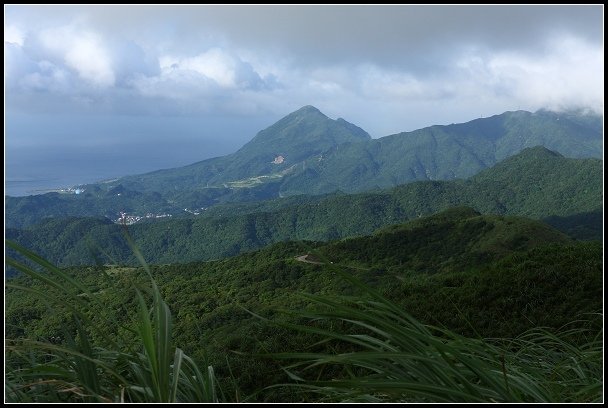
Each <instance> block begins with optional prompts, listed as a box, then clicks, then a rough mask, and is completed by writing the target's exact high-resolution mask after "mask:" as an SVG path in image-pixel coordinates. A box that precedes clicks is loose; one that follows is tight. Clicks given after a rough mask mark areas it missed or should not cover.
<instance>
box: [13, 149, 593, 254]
mask: <svg viewBox="0 0 608 408" xmlns="http://www.w3.org/2000/svg"><path fill="white" fill-rule="evenodd" d="M463 205H464V206H469V207H472V208H474V209H475V210H477V211H479V212H481V213H484V214H499V215H520V216H526V217H531V218H536V219H544V218H548V217H561V218H551V219H552V220H553V225H555V226H561V227H563V228H564V231H570V232H572V231H574V234H577V232H576V231H579V233H578V234H579V235H575V236H577V237H581V235H580V232H581V231H582V232H583V234H586V235H584V236H582V237H583V238H586V239H589V238H592V239H601V225H602V223H601V220H602V216H601V215H598V216H592V214H596V213H597V212H598V211H601V208H602V162H601V161H600V160H597V159H568V158H564V157H562V156H561V155H559V154H556V153H554V152H551V151H549V150H547V149H545V148H542V147H536V148H531V149H525V150H524V151H522V152H521V153H520V154H519V155H516V156H514V157H511V158H508V159H506V160H504V161H503V162H501V163H499V164H497V165H496V166H494V167H493V168H491V169H488V170H485V171H484V172H481V173H480V174H478V175H476V176H474V177H472V178H469V179H467V180H454V181H427V182H416V183H411V184H406V185H403V186H399V187H396V188H393V189H391V190H386V191H382V192H378V193H366V194H353V195H345V194H336V195H329V196H326V197H323V198H316V199H315V198H311V197H307V196H304V197H302V199H301V202H299V201H298V199H297V198H296V197H289V198H286V199H281V200H272V201H268V202H262V203H260V204H257V205H254V204H249V205H236V206H235V205H226V206H224V207H218V208H216V209H211V210H210V213H209V215H199V216H195V217H189V218H182V219H167V220H165V221H158V220H157V221H154V222H147V223H137V224H134V225H130V226H129V231H130V233H131V234H132V236H133V237H134V239H135V241H136V242H137V244H138V245H139V247H140V249H141V250H142V252H143V254H144V256H145V257H146V259H147V260H148V261H149V262H152V263H174V262H181V263H183V262H192V261H197V260H209V259H218V258H223V257H227V256H233V255H236V254H239V253H242V252H247V251H252V250H255V249H258V248H261V247H264V246H266V245H269V244H272V243H276V242H281V241H287V240H302V239H305V240H316V241H327V240H331V239H338V238H343V237H351V236H357V235H366V234H371V233H372V232H374V231H376V230H377V229H379V228H382V227H385V226H388V225H393V224H399V223H403V222H405V221H407V220H411V219H416V218H417V217H420V216H423V215H429V214H433V213H436V212H438V211H441V210H445V209H447V208H450V207H454V206H463ZM203 214H204V213H203ZM585 214H588V216H585ZM575 215H578V216H577V218H572V217H574V216H575ZM564 217H569V220H570V221H569V222H566V221H561V222H560V221H559V220H560V219H563V218H564ZM598 222H600V224H599V225H600V227H599V229H598ZM65 224H66V223H65V222H60V221H53V222H45V223H43V224H40V225H36V226H34V227H30V228H27V229H23V230H17V229H7V231H6V234H7V237H8V238H10V239H13V240H15V241H17V242H21V243H24V244H26V245H28V246H29V247H30V248H32V249H34V250H36V251H38V252H39V253H41V254H43V255H44V256H46V257H47V258H49V259H50V260H52V261H53V262H56V263H59V264H62V265H74V264H91V263H93V262H94V261H95V257H94V256H92V254H91V253H94V254H96V255H97V256H99V257H100V259H102V260H103V262H110V263H125V262H130V263H135V259H134V258H133V256H132V254H131V251H130V249H129V248H128V246H127V245H125V244H124V242H123V241H122V234H123V233H122V227H121V226H120V225H116V224H110V223H108V222H107V221H104V222H99V223H98V224H97V225H94V226H89V225H88V224H84V223H79V222H76V224H75V226H74V227H73V228H66V225H65ZM67 224H69V222H68V223H67ZM74 231H78V234H77V233H75V232H74Z"/></svg>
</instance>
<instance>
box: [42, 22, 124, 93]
mask: <svg viewBox="0 0 608 408" xmlns="http://www.w3.org/2000/svg"><path fill="white" fill-rule="evenodd" d="M38 36H39V41H40V45H41V46H42V48H43V50H44V51H45V52H48V53H49V54H50V55H52V56H53V57H54V59H56V60H58V61H60V62H61V63H63V64H65V66H66V67H68V68H70V69H72V70H73V71H75V72H76V73H77V74H78V76H79V77H80V78H82V79H83V80H85V81H87V82H89V83H91V84H92V85H94V86H99V87H110V86H112V85H114V82H115V80H116V78H115V75H114V70H113V69H112V60H111V58H110V52H109V50H108V48H107V46H106V45H105V44H104V42H103V40H102V38H101V36H100V35H98V34H97V33H94V32H91V31H87V30H81V29H78V28H76V27H73V26H63V27H58V28H51V29H47V30H44V31H42V32H40V33H39V34H38Z"/></svg>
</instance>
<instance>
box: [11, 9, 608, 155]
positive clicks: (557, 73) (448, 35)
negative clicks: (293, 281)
mask: <svg viewBox="0 0 608 408" xmlns="http://www.w3.org/2000/svg"><path fill="white" fill-rule="evenodd" d="M4 11H5V19H4V38H5V43H4V52H5V101H6V107H5V113H6V118H7V122H9V125H10V126H8V127H7V128H6V129H5V132H6V138H7V142H6V147H7V148H8V147H11V146H31V145H40V144H45V143H58V144H62V143H73V144H79V145H81V146H92V145H100V144H104V143H106V142H105V140H109V142H107V143H106V144H108V143H115V144H117V145H118V144H120V143H121V142H124V143H127V144H128V143H131V144H137V143H140V142H141V141H144V140H147V141H149V142H154V141H159V140H163V137H164V138H165V139H167V138H169V137H170V138H172V140H174V141H177V142H179V143H180V144H181V142H182V141H188V140H193V139H196V137H200V138H201V140H202V139H205V140H209V139H214V140H217V141H221V143H220V144H221V145H222V146H225V148H226V149H227V150H230V151H234V150H236V148H238V147H240V145H241V144H242V143H243V142H244V141H246V140H249V139H251V138H252V137H253V136H254V135H255V133H256V132H257V131H259V130H261V129H262V128H263V127H266V126H268V125H270V124H272V123H273V122H274V121H275V120H277V119H279V118H281V117H282V116H284V115H286V114H288V113H289V112H291V111H293V110H296V109H298V108H299V107H301V106H303V105H309V104H310V105H314V106H316V107H318V108H319V109H320V110H321V111H323V112H324V113H325V114H327V115H328V116H330V117H332V118H337V117H343V118H344V119H346V120H348V121H350V122H353V123H355V124H357V125H359V126H361V127H362V128H364V129H365V130H367V131H368V132H369V133H370V134H371V135H372V136H373V137H381V136H385V135H388V134H391V133H396V132H400V131H405V130H414V129H417V128H420V127H424V126H429V125H433V124H449V123H452V122H464V121H468V120H471V119H475V118H478V117H480V116H489V115H492V114H498V113H502V112H504V111H507V110H517V109H525V110H532V111H533V110H537V109H539V108H550V109H567V108H581V107H584V108H589V109H592V110H594V111H597V112H600V113H603V104H604V98H603V96H604V94H603V89H604V57H603V56H604V49H603V6H597V5H596V6H80V7H74V6H5V9H4ZM149 118H154V119H153V123H160V122H162V123H165V124H167V123H172V124H174V126H175V128H174V129H175V131H174V132H172V134H167V126H159V129H161V130H162V132H161V131H160V130H158V131H155V129H150V126H149V123H151V122H150V121H149V120H148V119H149ZM163 118H166V121H164V122H163ZM179 118H183V119H184V120H183V121H182V122H180V121H179ZM74 123H75V125H74ZM100 123H103V126H100ZM146 123H148V125H146ZM78 124H80V125H78ZM49 128H51V129H52V130H53V131H52V132H50V131H48V129H49ZM107 128H109V129H111V131H107V132H106V131H103V132H102V131H100V130H99V129H102V130H103V129H107ZM96 129H97V131H95V130H96ZM146 129H147V130H146ZM9 130H10V132H9ZM163 132H164V133H163ZM104 138H107V139H104ZM93 139H95V140H93ZM177 142H176V143H177ZM158 143H159V145H162V142H161V141H159V142H158ZM232 145H234V148H232V147H231V146H232ZM166 147H167V146H166V145H163V148H166ZM211 150H213V149H211ZM211 150H210V151H211ZM176 151H179V149H177V150H176ZM189 151H190V152H191V153H192V149H190V150H189ZM193 157H194V156H193ZM201 158H202V157H201Z"/></svg>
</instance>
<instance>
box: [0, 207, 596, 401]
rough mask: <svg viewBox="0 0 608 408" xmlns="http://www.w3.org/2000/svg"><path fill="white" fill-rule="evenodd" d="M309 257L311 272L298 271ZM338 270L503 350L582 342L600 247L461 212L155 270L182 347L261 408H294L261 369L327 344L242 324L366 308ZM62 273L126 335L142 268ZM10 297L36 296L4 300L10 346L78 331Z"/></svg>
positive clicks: (56, 313)
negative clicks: (520, 343) (342, 306)
mask: <svg viewBox="0 0 608 408" xmlns="http://www.w3.org/2000/svg"><path fill="white" fill-rule="evenodd" d="M307 253H311V254H313V255H314V256H315V257H317V258H316V259H317V263H315V264H310V263H306V262H302V261H299V260H298V259H299V258H300V257H301V256H302V255H305V254H307ZM337 269H339V270H340V271H342V272H344V273H348V274H352V275H354V276H356V277H357V278H358V279H360V280H361V281H363V282H365V283H366V284H368V285H369V286H372V287H374V288H375V289H377V290H378V291H379V292H380V293H382V294H383V295H385V296H386V297H388V298H389V299H391V300H393V301H395V302H396V303H398V304H399V306H400V307H401V308H403V310H406V311H407V312H408V313H409V314H411V315H412V316H414V317H415V318H417V319H420V320H421V321H422V322H424V323H427V324H433V325H436V326H439V327H446V328H449V329H451V330H455V331H456V332H457V333H460V334H464V335H467V336H472V337H475V338H482V337H483V338H494V339H495V338H497V337H503V338H507V339H511V338H513V337H515V336H517V335H519V334H520V333H522V332H523V331H525V330H527V329H529V328H531V327H537V326H543V327H549V328H551V330H557V329H558V328H560V327H562V326H563V325H565V324H569V325H568V326H567V327H568V328H570V329H573V328H581V327H583V328H584V327H586V326H587V324H588V322H585V320H588V319H596V320H601V316H600V315H599V314H598V313H597V312H598V311H599V310H601V308H602V299H603V298H602V246H601V243H599V242H590V243H581V242H578V243H577V242H574V241H572V240H570V239H569V238H567V237H565V236H564V235H563V234H560V233H559V232H557V231H555V230H554V229H552V228H550V227H548V226H546V225H543V224H542V223H540V222H537V221H533V220H529V219H525V218H521V217H511V216H493V215H492V216H488V215H480V214H479V213H478V212H477V211H475V210H473V209H471V208H465V207H459V208H453V209H450V210H448V211H445V212H442V213H439V214H436V215H434V216H430V217H423V218H419V219H416V220H413V221H410V222H408V223H406V224H403V225H397V226H394V227H391V228H387V229H384V230H381V231H378V232H377V233H375V234H373V235H371V236H367V237H358V238H350V239H343V240H338V241H334V242H329V243H320V242H310V241H309V242H285V243H278V244H275V245H272V246H269V247H267V248H265V249H262V250H260V251H256V252H252V253H248V254H242V255H240V256H237V257H232V258H228V259H223V260H218V261H212V262H198V263H190V264H172V265H153V266H151V272H152V274H153V276H154V278H155V279H156V281H157V282H158V285H159V287H160V288H161V290H162V293H163V296H164V297H165V298H166V301H167V303H168V306H169V308H170V309H171V311H172V313H173V316H174V329H175V342H176V344H179V345H180V347H182V348H183V350H184V351H185V352H186V353H188V355H190V356H192V357H193V358H195V359H196V360H197V361H204V362H205V363H206V364H209V365H212V366H213V367H214V369H215V370H216V371H215V372H216V373H217V375H218V378H228V379H231V380H230V381H226V383H225V384H234V385H235V386H236V387H238V389H239V392H240V393H242V394H241V395H251V394H252V393H254V392H259V394H255V395H256V399H255V400H256V401H257V400H258V399H257V398H259V400H263V401H268V399H270V400H276V401H285V400H295V401H301V400H300V398H302V397H301V395H300V394H298V395H295V396H294V395H291V394H290V393H289V392H288V391H286V392H285V394H283V393H282V392H278V391H277V392H278V393H274V392H273V390H276V389H275V388H272V389H270V388H265V387H267V386H269V385H273V384H279V383H285V382H288V381H289V380H288V378H287V377H286V376H285V373H284V370H281V369H280V368H281V367H284V365H282V364H281V363H283V362H278V363H277V362H276V361H272V360H271V359H268V358H255V356H257V355H259V354H264V355H267V354H268V353H272V352H294V351H302V352H310V351H311V350H312V351H315V350H319V348H320V350H321V351H324V350H325V343H323V342H320V341H319V340H321V339H320V338H318V337H316V336H310V335H306V334H303V333H296V332H293V331H290V330H286V329H284V328H281V327H279V326H277V325H273V324H270V323H269V322H265V321H264V320H262V319H260V318H259V317H256V316H253V315H252V314H250V313H249V312H248V311H250V312H254V313H256V314H258V315H260V316H264V317H266V318H269V319H271V320H273V321H275V322H280V321H293V320H294V319H295V318H293V317H290V316H289V315H286V316H285V315H283V314H281V313H280V312H279V311H280V310H308V309H309V307H310V304H309V302H307V301H306V299H305V298H303V297H301V296H299V294H300V293H313V294H332V295H334V294H342V295H350V296H353V297H357V296H360V295H361V294H360V293H359V291H358V289H357V288H354V287H352V286H351V285H349V284H347V283H346V282H345V281H344V280H342V279H341V278H340V276H339V275H338V274H337V273H336V270H337ZM66 272H67V273H68V274H69V275H70V276H72V277H74V278H77V279H78V281H79V282H82V283H83V284H84V285H85V286H86V287H89V288H91V292H92V296H95V300H98V301H99V302H100V303H101V304H103V305H104V306H105V307H104V309H103V311H100V313H94V314H92V315H91V319H94V320H95V319H100V320H101V321H105V320H103V319H107V320H108V321H112V322H114V324H112V325H109V327H107V330H106V333H104V334H106V335H116V333H117V332H119V330H120V327H121V325H127V324H128V323H129V319H130V318H131V317H130V316H129V314H128V313H126V311H129V310H134V309H136V308H135V306H136V296H135V289H134V288H137V287H141V286H142V285H145V284H146V282H147V278H146V274H145V273H144V271H143V269H142V268H125V267H118V266H115V265H108V266H100V267H91V268H82V267H81V268H74V269H72V270H68V271H66ZM108 277H110V278H111V279H108ZM12 283H14V284H15V285H18V286H21V285H22V286H25V287H26V288H31V289H32V290H31V291H25V292H22V291H18V289H16V288H17V287H18V286H9V287H8V288H7V290H6V311H5V313H6V323H7V324H6V328H7V329H6V337H7V338H8V339H17V338H22V337H23V338H28V339H33V340H44V339H58V338H60V339H61V338H65V336H66V329H65V328H66V327H67V328H68V329H72V328H73V326H74V323H73V319H72V316H71V314H70V312H71V311H70V310H69V309H67V308H65V309H63V308H53V309H51V308H49V307H48V304H45V303H44V302H42V301H39V300H37V299H36V298H35V296H34V295H33V294H34V293H36V291H40V290H45V288H44V287H43V286H42V285H40V284H39V283H33V282H32V279H31V278H27V277H23V278H17V279H15V280H13V281H12ZM50 289H51V290H55V289H56V288H50ZM571 322H573V323H571ZM600 327H601V322H600ZM95 339H96V338H93V341H94V340H95ZM97 340H98V339H97ZM311 345H314V346H311ZM234 351H237V353H235V352H234ZM343 351H344V350H343ZM346 351H349V350H346ZM497 358H498V357H497ZM231 367H232V370H231ZM235 367H238V369H237V370H235ZM331 375H336V374H331ZM227 386H228V385H227ZM260 390H262V391H260ZM290 398H291V399H290Z"/></svg>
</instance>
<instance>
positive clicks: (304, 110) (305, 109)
mask: <svg viewBox="0 0 608 408" xmlns="http://www.w3.org/2000/svg"><path fill="white" fill-rule="evenodd" d="M293 113H320V114H321V115H323V116H325V115H324V114H323V112H321V111H320V110H319V109H317V108H315V107H314V106H312V105H305V106H302V107H301V108H300V109H298V110H297V111H295V112H293Z"/></svg>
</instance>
